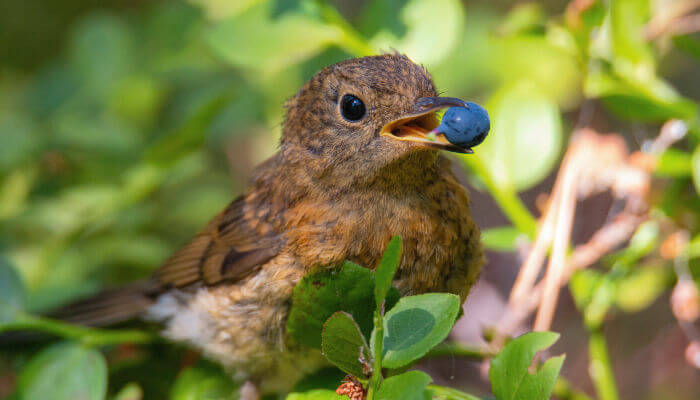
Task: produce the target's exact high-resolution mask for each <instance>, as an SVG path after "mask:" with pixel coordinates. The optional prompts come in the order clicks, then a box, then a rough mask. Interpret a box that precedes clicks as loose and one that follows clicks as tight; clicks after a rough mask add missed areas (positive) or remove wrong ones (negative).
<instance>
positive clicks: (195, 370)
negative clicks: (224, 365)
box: [170, 361, 239, 400]
mask: <svg viewBox="0 0 700 400" xmlns="http://www.w3.org/2000/svg"><path fill="white" fill-rule="evenodd" d="M238 392H239V387H238V385H236V383H235V382H233V381H232V380H231V378H230V377H229V376H228V375H227V374H226V373H224V371H222V370H221V368H219V366H217V365H214V364H211V363H208V362H204V361H202V362H200V363H199V364H197V365H195V366H193V367H190V368H187V369H186V370H184V371H182V372H181V373H180V375H179V376H178V377H177V380H176V381H175V384H174V385H173V387H172V389H171V391H170V399H172V400H226V399H237V398H238Z"/></svg>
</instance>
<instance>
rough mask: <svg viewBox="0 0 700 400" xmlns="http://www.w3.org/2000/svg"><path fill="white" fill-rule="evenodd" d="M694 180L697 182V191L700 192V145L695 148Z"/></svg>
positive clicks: (693, 160)
mask: <svg viewBox="0 0 700 400" xmlns="http://www.w3.org/2000/svg"><path fill="white" fill-rule="evenodd" d="M692 162H693V182H694V183H695V191H696V192H698V193H700V146H698V147H697V148H695V151H694V152H693V159H692Z"/></svg>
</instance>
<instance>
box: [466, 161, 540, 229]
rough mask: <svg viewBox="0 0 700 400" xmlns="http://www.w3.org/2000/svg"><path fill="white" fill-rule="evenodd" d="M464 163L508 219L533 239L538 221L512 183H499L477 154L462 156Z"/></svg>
mask: <svg viewBox="0 0 700 400" xmlns="http://www.w3.org/2000/svg"><path fill="white" fill-rule="evenodd" d="M461 160H462V163H463V164H464V165H465V166H467V167H468V168H469V169H471V170H472V171H473V172H474V173H475V174H476V175H477V176H478V177H479V178H480V179H481V181H482V182H483V183H484V185H485V186H486V189H487V190H488V191H489V193H490V194H491V196H493V198H494V199H495V200H496V203H498V206H499V207H500V208H501V210H503V212H504V213H505V214H506V216H507V217H508V219H510V221H511V222H512V223H513V225H515V227H516V228H518V230H519V231H520V232H523V233H525V234H527V235H528V236H529V237H530V238H531V239H534V238H535V234H536V233H537V221H536V220H535V218H534V217H533V216H532V214H530V211H529V210H528V209H527V207H525V204H523V202H522V200H520V197H518V194H517V192H516V191H515V189H514V188H513V187H512V186H510V185H503V184H498V183H496V181H495V180H494V179H493V177H492V176H491V173H490V172H489V171H488V170H487V169H486V167H485V166H484V164H483V162H482V161H481V159H480V158H479V157H477V156H476V155H469V156H464V157H461Z"/></svg>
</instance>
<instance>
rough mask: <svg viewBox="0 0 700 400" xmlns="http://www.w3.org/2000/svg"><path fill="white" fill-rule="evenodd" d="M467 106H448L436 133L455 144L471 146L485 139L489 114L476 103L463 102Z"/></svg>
mask: <svg viewBox="0 0 700 400" xmlns="http://www.w3.org/2000/svg"><path fill="white" fill-rule="evenodd" d="M465 104H466V105H467V106H469V108H465V107H450V108H448V109H447V111H446V112H445V115H444V116H443V117H442V122H440V126H438V127H437V129H436V132H437V133H443V134H444V135H445V137H446V138H447V140H448V141H449V142H450V143H452V144H454V145H457V146H460V147H464V148H472V147H474V146H476V145H478V144H479V143H481V142H483V141H484V139H486V135H488V133H489V129H490V128H491V121H490V120H489V114H488V113H487V112H486V110H484V108H483V107H481V106H480V105H478V104H474V103H470V102H465Z"/></svg>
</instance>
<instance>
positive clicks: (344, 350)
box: [287, 236, 564, 400]
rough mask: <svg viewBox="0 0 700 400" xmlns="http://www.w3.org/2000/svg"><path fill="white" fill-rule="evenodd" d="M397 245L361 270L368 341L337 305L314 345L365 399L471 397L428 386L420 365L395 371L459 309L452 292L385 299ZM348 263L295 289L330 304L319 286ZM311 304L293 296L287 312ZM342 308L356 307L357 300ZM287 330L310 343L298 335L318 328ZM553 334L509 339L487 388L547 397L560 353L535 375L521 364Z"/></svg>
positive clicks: (324, 394)
mask: <svg viewBox="0 0 700 400" xmlns="http://www.w3.org/2000/svg"><path fill="white" fill-rule="evenodd" d="M400 249H401V239H400V238H399V237H398V236H397V237H394V238H393V239H392V240H391V241H390V243H389V245H388V246H387V249H386V251H385V252H384V255H383V256H382V259H381V261H380V263H379V265H378V266H377V268H376V273H372V272H371V271H370V270H367V271H369V273H370V274H371V275H372V278H373V280H374V285H368V286H374V288H375V290H374V294H373V295H372V294H370V296H373V298H374V300H375V304H376V307H375V311H374V329H373V330H372V334H371V336H370V337H369V341H368V340H367V337H365V336H363V333H362V332H361V330H360V328H359V325H358V324H357V323H356V322H355V319H354V316H353V315H352V313H348V312H345V311H340V310H337V311H336V312H335V313H334V314H332V315H331V316H330V317H329V318H328V319H327V320H326V322H325V323H324V324H323V332H322V333H321V337H322V345H321V348H322V350H323V354H324V356H325V357H326V358H327V359H328V361H330V362H331V363H332V364H334V365H335V366H337V367H338V368H340V369H341V370H343V371H345V372H346V373H348V374H349V375H351V376H354V377H355V378H357V379H358V380H359V381H360V382H362V383H363V386H364V387H365V389H366V391H367V398H368V399H370V400H372V399H377V400H390V399H415V400H425V399H431V398H433V396H435V397H436V398H442V399H455V400H459V399H463V398H470V399H471V398H475V397H474V396H471V395H469V394H466V393H461V392H459V391H457V390H455V389H447V388H442V387H439V386H431V387H430V388H429V387H428V385H429V384H430V383H431V382H432V378H431V377H430V376H429V375H427V374H426V373H424V372H421V371H416V370H412V371H407V372H401V371H403V370H404V369H405V368H407V367H410V365H411V364H413V363H414V362H416V361H418V360H419V359H420V358H422V357H423V356H424V355H425V354H426V353H428V351H429V350H430V349H431V348H433V347H434V346H436V345H437V344H439V343H440V342H442V341H443V340H444V339H445V337H447V334H448V333H449V332H450V330H451V329H452V326H453V325H454V323H455V319H456V317H457V313H458V312H459V309H460V301H459V297H458V296H456V295H453V294H449V293H428V294H423V295H416V296H407V297H403V298H401V299H400V300H399V301H398V302H397V303H396V304H395V305H393V306H388V305H387V304H386V300H385V299H384V294H385V293H387V291H388V290H389V288H390V287H391V285H392V281H393V277H394V274H395V273H396V270H397V269H398V266H399V263H400V261H401V250H400ZM354 268H356V267H355V266H354V265H352V264H346V265H345V266H343V267H342V268H341V269H340V271H337V272H336V273H333V274H331V275H330V276H331V280H330V282H328V281H326V282H325V283H324V284H323V285H319V284H316V285H313V284H312V285H309V284H307V283H306V282H304V281H302V282H300V283H299V285H298V286H297V289H298V290H300V289H302V288H303V291H305V292H310V293H307V296H308V297H311V298H314V299H315V300H316V302H318V303H324V304H325V303H328V304H335V305H336V307H338V306H340V305H339V304H338V303H337V301H336V297H337V296H338V295H339V293H340V292H338V291H335V290H326V287H327V286H328V285H330V284H332V282H333V280H335V279H338V280H344V279H346V278H345V276H346V274H344V273H343V270H344V269H354ZM316 275H322V276H323V277H326V276H327V275H323V272H320V273H316V274H312V275H311V276H310V277H308V278H306V279H307V280H311V281H315V282H319V281H318V280H317V279H319V278H317V277H316ZM353 301H355V302H357V303H359V304H361V305H363V307H364V306H366V304H368V303H370V301H369V300H368V299H362V298H359V297H354V298H353ZM313 304H314V303H312V302H308V301H302V302H299V303H292V311H291V312H292V313H294V314H296V315H299V316H305V317H308V318H315V315H317V314H315V309H316V307H314V306H313ZM345 306H346V307H347V305H345ZM349 308H354V309H360V310H361V309H362V307H349ZM299 309H303V311H302V310H299ZM359 315H362V314H359ZM300 318H304V317H300ZM297 323H299V322H297ZM293 332H295V337H296V338H297V340H299V341H300V342H314V340H312V339H308V338H307V339H303V338H302V337H301V335H304V336H316V335H318V332H317V331H316V330H313V329H308V330H299V329H296V330H294V331H293ZM557 338H558V335H557V334H554V333H550V332H532V333H529V334H527V335H524V336H522V337H520V338H517V339H515V340H513V341H512V342H510V343H509V344H508V345H507V346H505V348H504V349H503V351H502V352H501V353H500V354H499V355H497V356H496V357H494V360H493V363H492V367H491V373H490V378H491V384H492V387H493V391H494V394H495V395H496V397H497V398H498V399H499V400H505V399H508V400H513V399H533V400H537V399H547V398H549V395H550V393H551V392H552V388H553V387H554V382H555V381H556V379H557V376H558V375H559V370H560V369H561V366H562V364H563V362H564V356H560V357H554V358H551V359H550V360H548V361H547V362H545V363H544V364H543V365H542V368H541V370H540V371H539V372H537V374H534V375H532V374H529V373H528V368H529V366H530V364H531V363H532V359H533V357H534V355H535V353H536V352H537V351H539V350H542V349H543V348H545V347H548V346H550V345H551V344H552V343H554V341H556V339H557ZM368 342H369V345H368ZM384 369H387V370H393V374H392V375H391V376H390V377H388V378H386V379H385V378H384V376H383V370H384ZM434 391H435V392H437V393H434ZM335 396H336V394H335V393H334V392H332V391H318V390H311V391H307V392H295V393H293V394H291V395H290V396H288V397H287V399H305V398H313V399H333V398H335Z"/></svg>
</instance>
